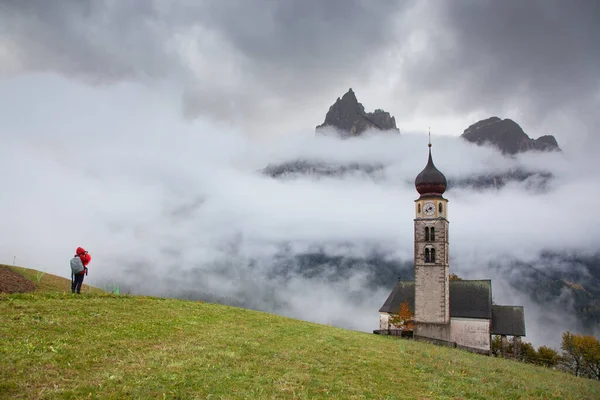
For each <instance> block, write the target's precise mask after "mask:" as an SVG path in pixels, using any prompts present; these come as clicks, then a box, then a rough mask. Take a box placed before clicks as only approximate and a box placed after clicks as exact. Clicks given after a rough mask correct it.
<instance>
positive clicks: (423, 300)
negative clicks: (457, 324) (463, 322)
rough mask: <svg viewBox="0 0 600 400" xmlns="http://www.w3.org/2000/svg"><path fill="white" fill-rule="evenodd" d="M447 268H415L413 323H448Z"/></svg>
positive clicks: (420, 266) (418, 266) (419, 266)
mask: <svg viewBox="0 0 600 400" xmlns="http://www.w3.org/2000/svg"><path fill="white" fill-rule="evenodd" d="M449 286H450V285H449V280H448V268H447V267H443V266H439V267H430V266H422V265H417V266H415V321H416V322H428V323H435V324H443V323H448V322H449V321H450V305H449V297H448V295H449Z"/></svg>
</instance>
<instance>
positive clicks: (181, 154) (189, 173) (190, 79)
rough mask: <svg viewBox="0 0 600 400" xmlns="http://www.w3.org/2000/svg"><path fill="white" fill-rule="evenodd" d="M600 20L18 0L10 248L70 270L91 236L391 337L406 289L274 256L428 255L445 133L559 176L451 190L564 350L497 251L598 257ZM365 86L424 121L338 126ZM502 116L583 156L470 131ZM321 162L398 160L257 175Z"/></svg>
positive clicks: (96, 243)
mask: <svg viewBox="0 0 600 400" xmlns="http://www.w3.org/2000/svg"><path fill="white" fill-rule="evenodd" d="M174 4H176V5H174ZM599 21H600V3H598V2H596V1H592V0H589V1H586V0H573V1H570V2H566V1H558V0H556V1H555V0H529V1H527V2H522V1H516V0H515V1H513V0H505V1H502V2H497V1H496V2H492V1H467V0H465V1H442V0H438V1H418V2H417V1H391V0H390V1H380V2H370V1H360V0H332V1H327V2H323V1H312V0H298V1H296V0H289V1H283V2H275V1H268V0H254V1H245V0H230V1H218V0H215V1H211V0H206V1H185V0H181V1H177V2H171V1H160V0H154V1H150V0H144V1H129V2H123V1H116V0H113V1H108V0H106V1H83V0H71V1H68V0H63V1H58V0H57V1H52V2H50V1H43V0H39V1H33V0H32V1H23V0H0V183H1V184H2V187H3V191H2V195H1V196H0V206H1V207H2V209H3V210H7V211H6V212H4V213H2V214H1V215H0V226H1V227H2V233H1V234H0V235H1V236H0V238H1V240H0V263H2V262H3V263H7V264H12V262H13V259H14V257H16V258H17V264H20V265H24V266H28V267H32V268H38V269H42V270H45V271H48V272H52V273H57V274H59V275H63V276H68V271H65V268H66V267H65V265H66V261H65V260H67V261H68V258H69V257H70V256H71V255H72V254H71V253H72V252H73V249H74V248H75V247H76V246H79V245H82V246H85V247H88V248H89V249H90V251H91V252H92V255H93V257H94V259H93V264H92V265H91V267H92V268H93V270H92V271H93V272H92V273H91V274H90V276H89V278H88V279H89V280H91V281H92V282H93V281H94V280H95V279H96V280H97V281H98V282H99V281H101V280H102V282H105V281H106V280H107V279H112V280H114V281H115V282H123V283H125V282H127V283H129V284H133V283H132V282H137V283H138V284H140V282H142V283H144V284H145V286H143V289H146V290H148V291H150V290H153V289H156V288H159V287H160V288H165V286H166V287H168V288H169V289H172V290H176V289H178V288H181V290H191V289H198V288H200V289H201V290H204V291H206V292H210V293H212V294H214V295H215V296H220V297H222V298H231V299H235V298H236V296H237V297H239V296H248V293H256V294H257V295H256V298H257V299H258V300H257V299H255V302H254V303H253V304H252V306H254V307H255V308H262V309H274V306H273V305H272V303H273V301H274V300H273V299H276V301H279V302H281V304H283V305H282V306H281V308H278V309H276V311H277V312H280V313H282V314H286V315H290V316H294V317H299V318H304V319H308V320H312V321H317V322H321V323H332V324H337V325H340V326H346V327H349V328H352V329H361V330H365V331H369V330H371V329H374V328H376V327H377V318H378V316H377V309H378V308H379V307H380V305H381V304H382V302H383V300H385V297H386V296H387V294H388V293H389V288H388V287H379V288H377V289H376V290H370V289H369V290H370V291H369V290H367V289H366V284H365V282H367V281H368V280H369V278H368V277H366V276H364V273H365V272H364V271H362V272H356V273H355V274H352V276H351V277H350V278H349V279H348V280H347V281H344V282H339V281H336V282H331V281H328V280H326V279H307V278H305V277H294V278H293V279H288V280H285V281H283V280H281V279H280V278H277V277H275V278H274V277H273V275H274V272H273V271H274V268H275V267H273V265H275V264H276V262H275V261H274V260H277V259H278V258H277V257H280V251H281V250H280V245H281V244H282V243H287V244H288V245H290V246H291V250H290V251H291V252H292V253H302V252H305V251H307V249H310V248H311V246H312V247H314V246H316V245H318V246H325V247H326V251H327V252H328V253H329V254H344V255H347V254H348V253H352V254H354V253H356V255H357V256H361V255H363V256H364V254H365V253H366V252H369V251H371V250H369V249H371V247H370V246H371V245H372V244H373V243H377V245H378V246H380V247H381V248H382V249H383V250H382V251H383V252H384V253H385V254H386V256H387V257H389V259H391V260H398V261H400V262H404V261H410V259H411V258H412V204H413V203H412V201H413V200H414V198H415V195H416V192H415V191H414V187H413V186H412V185H411V180H413V179H414V176H415V175H416V174H417V173H418V172H419V171H420V170H421V169H422V168H423V166H424V164H425V161H426V147H425V143H426V136H425V132H426V131H427V128H428V127H431V130H432V134H433V137H434V157H435V160H436V164H437V165H438V167H439V168H440V169H441V170H442V171H443V172H444V173H446V175H447V176H448V177H450V178H461V177H467V176H470V175H473V174H485V173H489V172H498V171H499V172H503V171H508V170H510V169H511V168H516V167H521V168H526V169H532V170H536V169H542V170H546V171H550V172H552V173H553V174H554V175H555V178H554V179H553V181H552V183H551V184H550V187H549V189H548V190H546V191H544V192H543V193H541V194H540V193H539V192H536V191H531V190H529V189H527V187H526V185H525V184H512V185H508V186H507V187H505V188H503V189H501V190H498V191H495V190H494V191H473V190H468V189H460V190H459V189H455V190H454V189H451V190H450V191H449V192H448V198H450V201H451V203H450V204H451V207H452V208H451V210H450V216H451V218H452V224H451V232H452V233H451V235H452V237H453V239H452V246H453V247H452V250H451V254H452V257H453V259H452V260H453V261H452V262H453V264H452V266H451V268H455V270H456V271H458V272H460V273H461V274H463V275H464V276H466V277H471V278H493V279H495V280H494V290H495V292H494V293H495V297H497V302H499V303H502V302H504V303H506V304H513V303H514V302H517V303H514V304H526V305H527V306H528V307H529V308H528V310H531V313H529V312H528V314H527V318H528V338H527V339H528V340H531V341H533V342H534V343H536V345H539V344H543V343H556V335H554V336H552V335H551V334H548V333H547V329H544V328H545V326H546V325H544V324H545V323H547V319H548V318H551V317H550V316H548V315H544V316H543V317H539V318H537V317H536V315H538V314H540V315H541V313H543V310H539V309H537V308H536V307H538V306H536V305H534V304H529V300H528V299H527V297H526V296H523V295H522V294H521V295H519V294H518V293H517V294H515V293H514V291H513V289H511V287H510V285H508V284H507V283H506V281H505V280H503V277H502V276H498V277H496V276H492V275H491V274H493V273H494V272H493V271H491V270H487V269H485V268H479V266H480V265H484V264H485V263H487V262H491V261H498V260H506V259H511V260H512V259H518V260H524V261H532V260H535V259H536V258H537V257H538V256H539V254H540V253H541V252H542V251H544V250H546V249H549V248H550V249H556V248H560V249H564V250H565V251H570V252H584V253H586V252H587V253H593V251H592V250H591V249H593V250H594V251H595V250H596V249H598V244H599V243H598V242H597V238H598V237H600V235H599V234H600V231H599V229H600V228H599V227H598V224H596V223H595V221H597V218H596V217H595V214H594V213H593V210H594V209H595V208H596V205H595V203H594V198H593V196H594V195H595V196H597V195H598V194H599V193H600V186H599V184H598V183H597V182H598V181H599V180H598V173H597V172H596V171H597V169H598V167H599V163H598V161H596V160H595V159H594V157H593V155H595V154H597V152H595V151H594V149H600V140H599V139H598V134H597V132H596V130H597V127H598V126H600V114H599V113H598V112H597V110H598V109H600V73H599V72H598V71H599V67H600V47H599V46H598V45H597V44H596V43H595V41H596V40H597V38H598V37H600V23H599ZM350 87H351V88H353V89H354V91H355V92H356V94H357V96H358V99H359V101H361V102H362V103H363V104H364V106H365V108H366V109H367V111H372V110H374V109H375V108H383V109H385V110H386V111H389V112H390V113H392V115H394V116H395V117H396V121H397V125H398V126H399V128H400V129H401V131H402V136H401V137H388V136H378V135H374V136H372V137H366V138H364V139H359V140H356V141H345V142H342V141H339V140H336V139H333V138H315V136H314V127H315V126H316V125H318V124H320V123H322V122H323V119H324V117H325V113H326V111H327V110H328V108H329V106H330V105H331V104H332V103H333V102H334V101H335V99H336V98H337V97H339V96H341V95H343V93H345V92H346V91H347V90H348V88H350ZM494 115H495V116H499V117H501V118H512V119H514V120H515V121H517V122H518V123H519V124H520V125H521V126H522V127H523V128H524V130H525V132H526V133H527V134H529V135H530V136H531V137H534V138H535V137H538V136H541V135H544V134H553V135H554V136H555V137H556V138H557V140H558V142H559V145H560V146H561V148H562V149H563V150H564V152H563V153H562V154H552V155H539V154H528V155H522V156H519V157H517V158H515V159H506V158H504V157H502V156H501V155H499V154H498V153H497V152H496V151H494V150H493V149H488V148H478V147H475V146H472V145H469V144H467V143H464V142H463V141H461V140H459V139H458V138H457V136H459V135H460V134H461V133H462V131H463V130H464V129H465V128H466V127H467V126H469V125H470V124H472V123H474V122H476V121H478V120H480V119H483V118H487V117H490V116H494ZM299 158H311V159H319V160H327V161H332V162H340V163H344V162H352V161H363V162H368V163H374V162H383V163H386V164H388V165H389V168H387V169H386V175H385V177H384V179H382V180H378V181H373V180H372V179H367V178H365V177H361V176H351V177H344V178H337V179H315V178H314V177H304V178H300V179H295V180H291V181H277V180H273V179H270V178H267V177H264V176H261V175H259V174H256V173H255V171H257V170H258V169H261V168H263V167H265V166H266V165H267V164H269V163H277V162H284V161H289V160H294V159H299ZM583 193H585V194H586V196H581V197H576V195H577V194H583ZM587 195H589V196H587ZM574 197H575V198H574ZM490 226H494V230H493V234H491V233H490V232H491V229H490ZM516 227H519V229H515V228H516ZM348 242H351V243H354V245H353V246H351V248H348V247H346V245H342V243H348ZM557 268H559V267H557ZM124 271H125V272H124ZM275 275H276V274H275ZM496 278H497V280H496ZM191 282H193V284H192V283H191ZM496 282H497V283H496ZM344 293H346V294H345V295H344ZM348 293H350V294H352V296H354V295H356V296H358V298H360V299H361V300H360V301H354V302H352V299H350V297H349V296H350V294H348ZM356 298H357V297H355V298H354V299H355V300H356ZM261 299H262V300H261ZM519 302H520V303H519ZM348 304H352V306H351V307H353V309H352V312H351V313H348V312H347V308H348ZM352 314H353V315H355V318H350V316H349V315H352ZM341 315H344V316H345V317H344V316H341ZM542 320H543V321H546V322H542ZM551 323H553V324H556V321H551ZM561 323H564V326H565V327H568V326H569V324H570V323H572V321H566V322H565V321H564V319H562V322H561ZM554 326H556V325H554Z"/></svg>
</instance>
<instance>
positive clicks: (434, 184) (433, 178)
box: [415, 131, 447, 197]
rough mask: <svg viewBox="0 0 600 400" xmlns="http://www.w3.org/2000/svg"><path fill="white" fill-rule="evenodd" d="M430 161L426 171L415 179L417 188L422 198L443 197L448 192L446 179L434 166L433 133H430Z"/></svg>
mask: <svg viewBox="0 0 600 400" xmlns="http://www.w3.org/2000/svg"><path fill="white" fill-rule="evenodd" d="M428 147H429V160H428V161H427V165H426V166H425V169H423V171H421V173H420V174H419V175H417V178H416V179H415V187H416V188H417V192H419V194H420V195H421V197H425V196H434V197H441V196H442V194H443V193H444V192H445V191H446V185H447V182H446V177H445V176H444V174H442V173H441V172H440V171H439V170H438V169H437V168H436V167H435V165H434V164H433V158H432V157H431V131H430V132H429V144H428Z"/></svg>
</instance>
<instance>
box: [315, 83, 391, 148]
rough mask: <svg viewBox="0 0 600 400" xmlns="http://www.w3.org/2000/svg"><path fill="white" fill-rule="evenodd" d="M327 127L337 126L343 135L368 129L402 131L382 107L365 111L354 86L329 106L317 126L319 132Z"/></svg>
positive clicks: (360, 132)
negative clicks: (321, 121) (370, 111)
mask: <svg viewBox="0 0 600 400" xmlns="http://www.w3.org/2000/svg"><path fill="white" fill-rule="evenodd" d="M325 127H333V128H335V129H336V130H337V131H338V133H339V134H340V135H341V136H359V135H361V134H362V133H363V132H364V131H366V130H367V129H378V130H381V131H389V130H393V131H397V132H398V133H399V132H400V130H399V129H398V128H397V127H396V119H395V118H394V117H393V116H391V115H390V113H389V112H386V111H383V110H381V109H377V110H375V111H374V112H372V113H367V112H365V107H364V106H363V105H362V104H361V103H359V102H358V99H357V98H356V94H355V93H354V91H353V90H352V88H350V89H349V90H348V92H346V93H345V94H344V95H343V96H342V97H341V98H339V97H338V98H337V100H336V101H335V103H334V104H333V105H332V106H331V107H329V111H328V112H327V114H326V115H325V121H324V122H323V123H322V124H321V125H318V126H317V127H316V131H317V133H319V130H320V129H322V128H325Z"/></svg>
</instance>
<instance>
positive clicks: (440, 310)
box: [374, 143, 525, 355]
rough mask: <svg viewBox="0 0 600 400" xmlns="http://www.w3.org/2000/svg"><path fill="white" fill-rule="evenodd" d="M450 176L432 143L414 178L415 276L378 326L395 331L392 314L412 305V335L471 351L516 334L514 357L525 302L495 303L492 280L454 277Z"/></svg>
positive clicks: (402, 283)
mask: <svg viewBox="0 0 600 400" xmlns="http://www.w3.org/2000/svg"><path fill="white" fill-rule="evenodd" d="M446 186H447V182H446V177H445V176H444V174H442V173H441V172H440V171H439V170H438V169H437V168H436V167H435V165H434V163H433V158H432V156H431V143H429V160H428V161H427V166H426V167H425V169H423V171H421V173H420V174H419V175H417V177H416V179H415V187H416V189H417V192H418V193H419V194H420V197H419V198H418V199H416V200H415V219H414V280H412V281H406V280H399V281H398V282H397V283H396V285H395V286H394V288H393V290H392V292H391V293H390V295H389V296H388V298H387V299H386V301H385V303H384V304H383V306H382V307H381V308H380V309H379V316H380V319H379V320H380V323H379V330H375V331H374V333H378V334H393V332H394V331H396V332H397V331H398V327H395V326H393V325H391V324H390V321H389V317H390V314H392V313H398V312H399V310H400V306H401V304H403V303H404V304H408V306H409V309H410V311H411V312H412V313H414V327H413V337H414V338H415V339H417V340H426V341H430V342H434V343H438V344H444V345H449V346H453V347H460V348H464V349H467V350H470V351H475V352H481V353H488V354H489V353H490V351H491V342H492V340H491V339H492V338H491V336H492V335H500V336H501V337H502V349H503V352H504V349H505V348H506V347H507V344H508V340H507V337H508V336H513V337H514V348H513V350H514V351H515V355H516V354H517V353H518V352H520V343H521V337H522V336H525V317H524V310H523V307H522V306H501V305H496V304H493V303H492V284H491V281H490V280H452V281H451V280H450V262H449V249H450V241H449V224H450V222H449V219H448V200H447V199H445V198H444V197H443V194H444V192H445V191H446Z"/></svg>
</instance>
